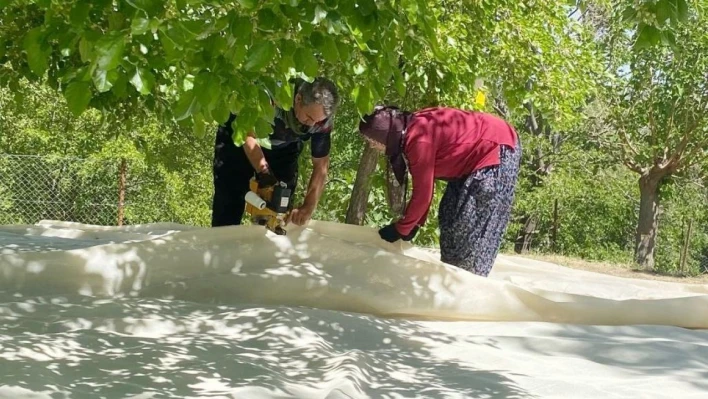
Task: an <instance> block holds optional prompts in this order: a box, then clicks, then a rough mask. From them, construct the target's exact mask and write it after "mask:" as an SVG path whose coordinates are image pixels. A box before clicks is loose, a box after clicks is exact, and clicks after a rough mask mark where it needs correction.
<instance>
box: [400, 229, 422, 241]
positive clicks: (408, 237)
mask: <svg viewBox="0 0 708 399" xmlns="http://www.w3.org/2000/svg"><path fill="white" fill-rule="evenodd" d="M419 229H420V227H419V226H415V227H414V228H413V230H411V232H410V233H408V235H407V236H403V237H401V238H402V239H403V241H410V240H412V239H413V237H415V235H416V234H418V230H419Z"/></svg>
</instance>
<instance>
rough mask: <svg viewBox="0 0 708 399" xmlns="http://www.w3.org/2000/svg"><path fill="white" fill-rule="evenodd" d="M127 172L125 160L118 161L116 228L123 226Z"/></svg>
mask: <svg viewBox="0 0 708 399" xmlns="http://www.w3.org/2000/svg"><path fill="white" fill-rule="evenodd" d="M127 171H128V165H127V163H126V161H125V158H123V159H121V161H120V172H119V177H118V221H117V224H118V226H122V225H123V219H124V216H125V180H126V174H127Z"/></svg>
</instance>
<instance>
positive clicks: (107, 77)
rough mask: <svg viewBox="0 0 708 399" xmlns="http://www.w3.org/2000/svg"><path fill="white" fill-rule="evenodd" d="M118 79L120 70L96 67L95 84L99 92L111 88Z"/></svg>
mask: <svg viewBox="0 0 708 399" xmlns="http://www.w3.org/2000/svg"><path fill="white" fill-rule="evenodd" d="M116 79H118V71H116V70H115V69H113V70H111V71H106V70H103V69H96V70H95V71H94V73H93V85H94V87H96V90H98V92H99V93H105V92H107V91H109V90H111V88H112V87H113V82H115V81H116Z"/></svg>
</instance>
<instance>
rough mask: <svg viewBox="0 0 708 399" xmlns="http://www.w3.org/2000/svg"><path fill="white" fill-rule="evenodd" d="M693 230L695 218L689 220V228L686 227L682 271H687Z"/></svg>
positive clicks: (682, 251)
mask: <svg viewBox="0 0 708 399" xmlns="http://www.w3.org/2000/svg"><path fill="white" fill-rule="evenodd" d="M691 230H693V219H691V220H689V221H688V228H687V229H686V235H685V236H684V239H683V248H682V249H681V265H680V269H679V270H680V273H681V274H685V273H686V262H688V248H689V246H690V244H691Z"/></svg>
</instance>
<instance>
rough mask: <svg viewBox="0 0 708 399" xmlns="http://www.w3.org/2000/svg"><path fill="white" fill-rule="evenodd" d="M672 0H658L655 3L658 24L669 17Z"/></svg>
mask: <svg viewBox="0 0 708 399" xmlns="http://www.w3.org/2000/svg"><path fill="white" fill-rule="evenodd" d="M671 3H672V0H659V1H658V2H657V3H656V20H657V22H658V23H659V25H662V24H663V23H664V22H666V20H668V19H669V18H671V14H672V10H671V9H672V8H673V5H672V4H671Z"/></svg>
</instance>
